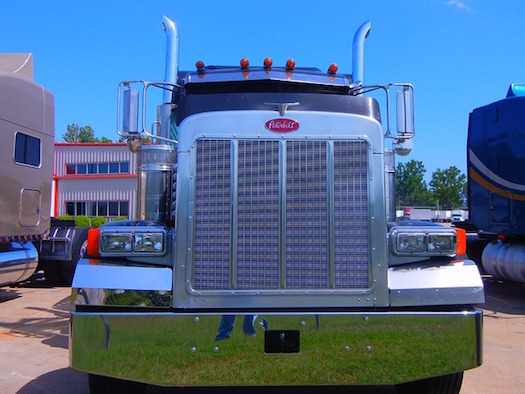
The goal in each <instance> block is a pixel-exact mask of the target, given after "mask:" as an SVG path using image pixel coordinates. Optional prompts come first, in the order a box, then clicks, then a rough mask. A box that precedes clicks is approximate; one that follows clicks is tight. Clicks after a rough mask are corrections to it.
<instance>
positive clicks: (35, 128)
mask: <svg viewBox="0 0 525 394" xmlns="http://www.w3.org/2000/svg"><path fill="white" fill-rule="evenodd" d="M0 135H1V136H2V141H3V144H4V151H3V154H2V155H1V157H0V180H1V182H2V187H1V188H0V286H8V285H13V284H15V283H18V282H22V281H25V280H26V279H28V278H29V277H31V276H32V275H33V273H34V272H35V271H36V270H40V269H41V268H42V269H43V270H44V272H45V276H46V279H47V280H48V282H49V283H50V284H52V285H70V284H71V281H72V279H73V273H74V271H75V266H76V263H77V261H78V259H79V258H80V255H81V253H82V247H83V246H85V245H84V243H85V241H86V238H87V230H88V229H87V228H79V227H75V225H74V223H64V222H62V221H54V220H52V218H51V205H52V193H53V187H52V182H53V180H52V178H53V148H54V135H55V103H54V97H53V94H52V93H51V92H50V91H49V90H47V89H46V88H45V87H43V86H42V85H40V84H38V83H36V82H34V81H33V56H32V54H30V53H14V54H0Z"/></svg>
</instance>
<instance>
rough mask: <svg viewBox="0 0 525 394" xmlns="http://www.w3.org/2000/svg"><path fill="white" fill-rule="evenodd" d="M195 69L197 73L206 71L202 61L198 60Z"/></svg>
mask: <svg viewBox="0 0 525 394" xmlns="http://www.w3.org/2000/svg"><path fill="white" fill-rule="evenodd" d="M195 68H196V69H197V71H204V68H205V66H204V62H203V61H202V60H197V61H196V62H195Z"/></svg>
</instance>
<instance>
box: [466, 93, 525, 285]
mask: <svg viewBox="0 0 525 394" xmlns="http://www.w3.org/2000/svg"><path fill="white" fill-rule="evenodd" d="M524 142H525V85H524V84H512V85H510V87H509V89H508V93H507V96H506V97H505V98H504V99H502V100H498V101H496V102H493V103H490V104H488V105H485V106H482V107H479V108H476V109H474V110H473V111H472V112H471V114H470V117H469V128H468V139H467V148H468V149H467V164H468V203H469V218H470V221H471V222H472V224H473V225H474V226H476V227H477V228H478V229H479V233H478V234H479V237H480V238H481V240H484V241H485V243H486V246H485V247H484V249H483V252H482V255H481V263H482V265H483V268H484V270H485V271H486V272H487V273H489V274H491V275H492V276H493V277H494V278H496V279H499V280H505V281H514V282H522V283H523V282H525V262H524V259H523V254H524V252H525V210H524V209H525V169H524V167H523V163H524V162H525V148H524Z"/></svg>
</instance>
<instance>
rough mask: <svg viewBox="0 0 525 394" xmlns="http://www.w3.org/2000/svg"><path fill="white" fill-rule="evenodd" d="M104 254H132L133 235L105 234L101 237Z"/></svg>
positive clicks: (101, 248) (101, 247)
mask: <svg viewBox="0 0 525 394" xmlns="http://www.w3.org/2000/svg"><path fill="white" fill-rule="evenodd" d="M100 250H101V251H102V252H109V253H112V252H113V253H118V252H131V234H129V233H126V234H120V233H105V234H101V237H100Z"/></svg>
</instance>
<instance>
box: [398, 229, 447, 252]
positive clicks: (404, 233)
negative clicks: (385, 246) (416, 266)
mask: <svg viewBox="0 0 525 394" xmlns="http://www.w3.org/2000/svg"><path fill="white" fill-rule="evenodd" d="M390 245H391V252H392V254H394V255H396V256H412V257H415V256H421V257H431V256H446V257H454V256H455V255H456V251H457V234H456V232H455V231H454V229H453V228H446V227H443V228H440V227H438V226H428V228H425V227H404V226H402V227H399V228H394V229H393V230H392V231H391V233H390Z"/></svg>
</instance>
